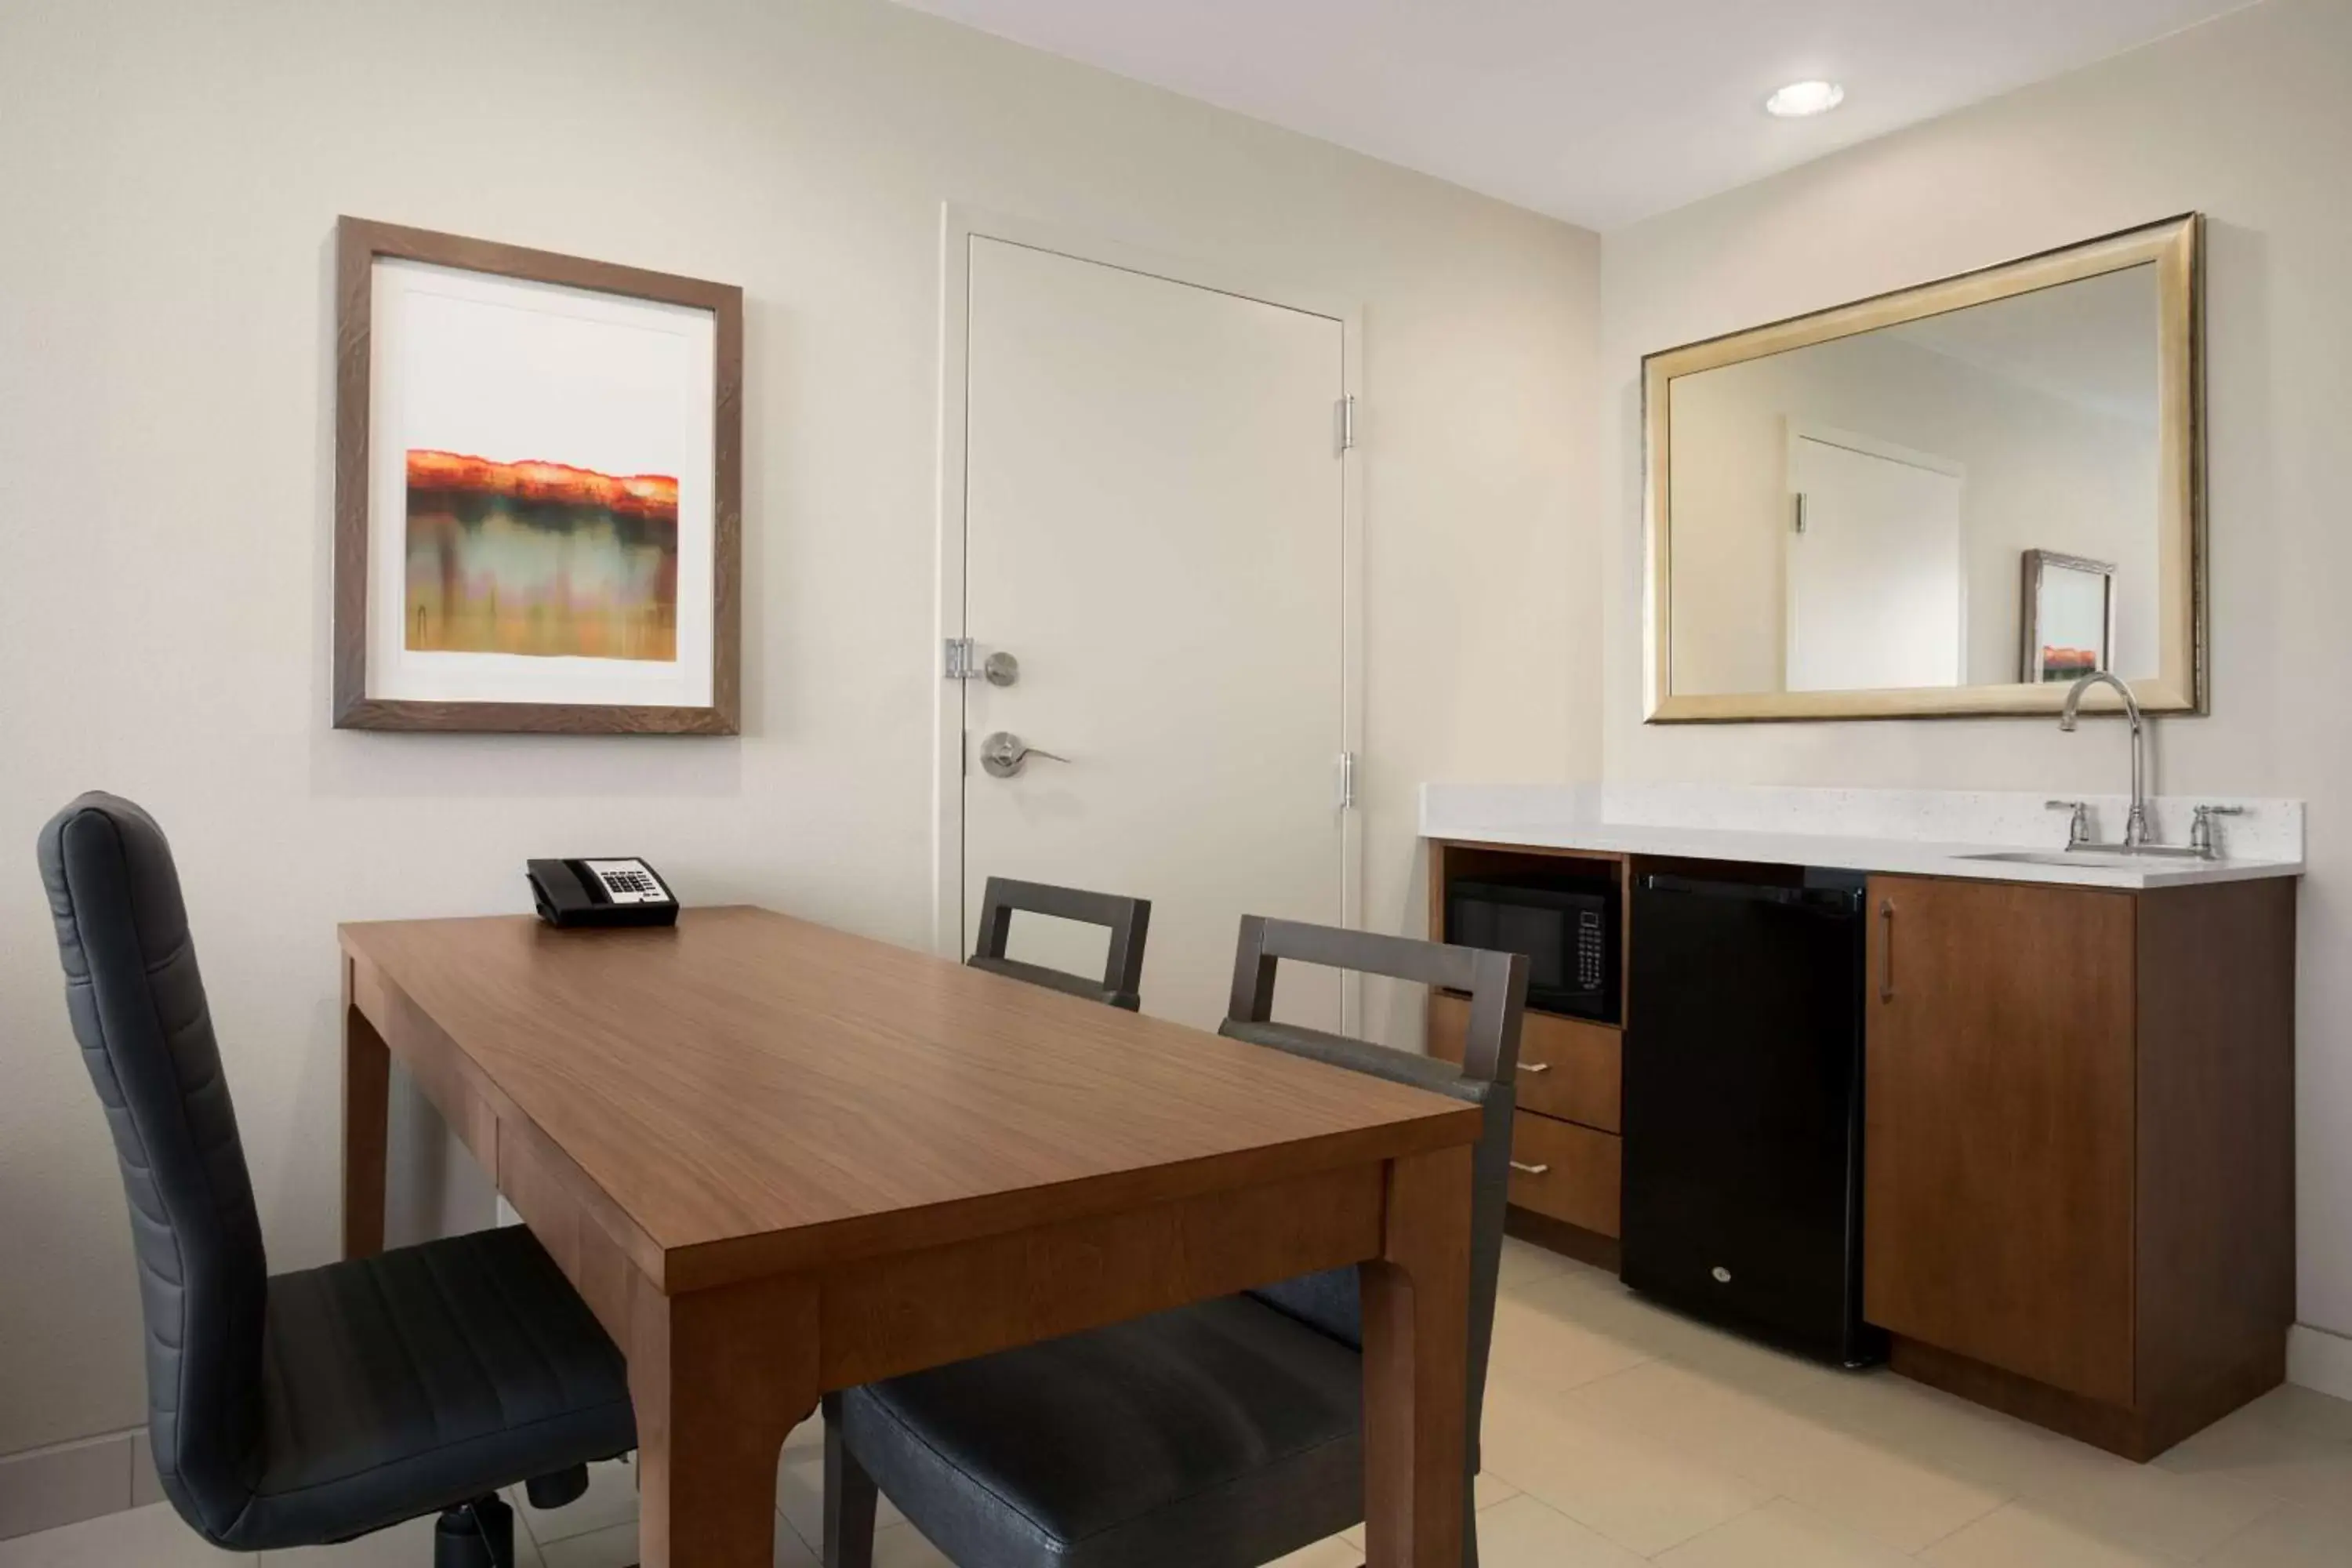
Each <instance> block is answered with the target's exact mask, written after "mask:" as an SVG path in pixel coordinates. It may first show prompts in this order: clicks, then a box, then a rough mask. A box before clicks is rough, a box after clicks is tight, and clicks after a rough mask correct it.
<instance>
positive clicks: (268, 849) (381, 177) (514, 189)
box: [0, 0, 1599, 1453]
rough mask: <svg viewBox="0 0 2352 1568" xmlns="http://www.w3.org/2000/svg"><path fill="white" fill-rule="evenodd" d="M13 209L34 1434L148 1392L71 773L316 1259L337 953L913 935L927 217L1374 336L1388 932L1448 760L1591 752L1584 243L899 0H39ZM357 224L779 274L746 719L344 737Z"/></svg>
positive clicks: (931, 388)
mask: <svg viewBox="0 0 2352 1568" xmlns="http://www.w3.org/2000/svg"><path fill="white" fill-rule="evenodd" d="M0 192H5V205H6V213H5V219H0V598H5V612H0V725H5V734H6V737H7V742H6V747H7V749H6V753H5V755H6V761H5V763H0V1039H5V1046H0V1049H5V1060H4V1061H0V1070H5V1078H0V1082H5V1090H0V1252H5V1256H6V1258H7V1265H6V1267H5V1268H0V1453H5V1452H6V1451H9V1450H13V1449H17V1448H21V1447H26V1446H29V1445H34V1444H39V1443H43V1442H47V1441H54V1440H57V1439H61V1438H65V1437H68V1436H76V1435H79V1434H85V1433H91V1432H97V1431H101V1430H107V1429H112V1428H120V1427H123V1426H130V1425H131V1424H133V1423H134V1422H136V1421H137V1420H138V1419H140V1418H141V1415H142V1411H143V1409H144V1396H143V1391H142V1386H141V1369H140V1361H139V1340H138V1331H137V1319H136V1312H137V1305H136V1295H135V1292H134V1289H133V1283H132V1272H131V1250H130V1246H129V1236H128V1226H127V1223H126V1219H125V1215H124V1211H123V1205H122V1199H121V1192H120V1187H119V1184H118V1182H117V1179H116V1175H115V1172H114V1168H113V1156H112V1153H111V1152H110V1147H109V1145H108V1142H107V1139H106V1136H105V1132H104V1128H103V1123H102V1121H101V1120H100V1114H99V1110H98V1106H97V1103H96V1101H95V1100H94V1098H93V1097H92V1095H91V1092H90V1088H89V1082H88V1080H87V1079H86V1078H85V1076H84V1074H83V1071H82V1068H81V1065H80V1062H79V1059H78V1058H77V1056H76V1054H75V1052H74V1050H73V1047H72V1043H71V1040H70V1037H69V1036H68V1032H67V1029H66V1024H65V1017H64V1010H63V1007H62V1005H60V1001H59V990H60V987H59V980H58V970H57V965H56V959H55V950H54V947H53V944H52V942H51V936H50V931H49V929H48V924H47V917H46V914H45V912H44V909H43V906H42V903H41V900H40V899H39V896H38V887H37V879H36V877H35V873H34V867H33V864H32V854H31V851H32V845H33V838H34V835H35V832H36V830H37V827H38V826H39V825H40V823H41V821H42V820H43V819H44V818H45V817H46V816H47V815H48V814H49V813H50V811H52V810H53V809H54V808H55V807H56V806H58V805H60V804H62V803H63V802H64V801H65V800H67V799H68V797H70V796H71V795H74V794H75V793H76V792H78V791H79V790H82V789H86V788H89V787H92V786H103V787H107V788H111V789H114V790H118V791H121V792H122V793H124V794H127V795H132V796H134V797H137V798H139V799H141V800H143V801H145V802H146V803H148V804H149V805H152V807H153V808H154V809H155V810H156V811H157V813H158V814H159V815H160V816H161V817H162V818H163V822H164V824H165V826H167V827H168V828H170V829H171V830H172V831H173V833H174V835H175V839H176V843H177V847H178V848H179V851H180V856H181V865H182V870H183V872H184V877H185V879H186V881H187V883H188V889H189V896H190V902H191V906H192V909H193V912H194V919H195V921H196V927H197V931H198V936H199V948H200V951H201V952H202V955H203V960H204V964H205V974H206V978H207V981H208V983H209V984H210V987H211V993H212V1001H213V1011H214V1016H215V1020H216V1022H217V1025H218V1026H219V1029H220V1032H221V1036H222V1039H223V1044H224V1049H225V1054H226V1061H227V1068H228V1072H229V1074H230V1076H231V1079H232V1081H233V1083H234V1085H235V1089H236V1097H237V1105H238V1111H239V1115H240V1119H241V1121H242V1124H243V1128H244V1133H245V1140H246V1146H247V1152H248V1154H249V1156H250V1158H251V1162H252V1165H253V1172H254V1177H255V1181H256V1184H257V1190H258V1193H259V1197H260V1204H261V1210H262V1217H263V1223H264V1226H265V1227H266V1229H267V1232H268V1237H269V1240H270V1246H271V1260H272V1263H273V1264H274V1265H275V1266H277V1267H279V1268H287V1267H292V1266H298V1265H304V1264H310V1263H315V1262H318V1261H320V1260H322V1259H324V1258H327V1257H329V1256H330V1254H331V1249H332V1238H333V1237H334V1235H335V1225H336V1191H337V1187H336V1169H337V1135H338V1111H337V1098H336V1096H337V1084H338V1073H339V1068H338V1058H337V1056H336V1053H335V1041H336V1030H335V1023H336V1020H335V1006H336V995H335V984H336V956H335V947H334V935H333V930H334V923H335V921H338V920H345V919H358V918H371V917H382V916H401V915H423V914H433V913H452V912H461V911H471V910H521V909H523V908H526V907H527V906H526V903H525V900H524V898H523V884H522V861H523V859H524V858H525V857H526V856H528V855H539V854H560V853H565V852H569V851H570V850H572V849H576V848H577V847H580V846H582V845H605V846H612V845H618V846H620V847H624V848H626V849H628V850H630V851H632V852H634V853H642V854H645V855H646V856H647V857H648V858H651V859H652V860H653V861H654V863H655V864H656V865H658V866H659V867H660V868H662V869H663V870H664V871H665V872H666V873H667V874H669V876H670V877H671V878H672V879H673V880H674V881H675V882H676V883H677V886H678V888H679V889H680V890H681V892H682V893H683V894H684V895H685V896H686V897H687V898H688V900H691V901H701V902H708V901H713V900H758V901H761V902H766V903H770V904H773V905H777V906H780V907H782V908H785V909H790V910H797V911H801V912H803V913H806V914H809V915H812V916H814V917H816V918H818V919H822V920H826V921H834V922H835V923H838V924H841V925H844V926H847V927H850V928H853V929H856V930H859V931H868V932H872V933H875V934H877V935H880V936H884V937H887V938H890V939H893V940H897V941H900V942H908V943H910V944H914V943H919V942H922V941H923V940H924V939H925V936H926V932H927V930H928V919H929V899H930V886H931V875H930V854H931V848H930V839H929V791H930V786H931V774H930V744H931V703H932V698H933V690H934V685H933V683H934V666H935V663H936V659H937V649H936V645H935V644H934V643H933V641H932V638H933V637H934V627H933V624H932V605H933V599H932V594H933V569H934V563H933V548H934V496H935V482H936V475H935V472H934V468H935V462H934V448H933V441H934V433H935V431H934V427H935V424H936V420H937V417H938V375H939V345H938V334H939V290H940V278H939V222H940V203H941V202H942V200H954V201H959V202H966V203H971V204H975V205H980V206H982V207H987V208H992V209H997V210H1003V211H1009V212H1014V213H1021V214H1025V215H1029V216H1037V217H1043V218H1046V219H1050V220H1054V221H1056V222H1059V223H1063V224H1066V225H1072V226H1080V227H1085V228H1090V229H1095V230H1098V231H1100V232H1103V233H1105V234H1108V235H1110V236H1112V237H1117V238H1118V239H1121V240H1124V241H1127V242H1129V243H1132V244H1135V245H1139V246H1142V247H1150V248H1155V249H1158V250H1160V251H1163V252H1170V253H1175V254H1178V255H1184V256H1193V257H1199V258H1206V259H1210V260H1213V261H1217V262H1221V263H1223V264H1225V265H1228V266H1234V267H1242V268H1248V269H1250V270H1251V271H1252V272H1253V273H1254V274H1255V275H1259V276H1265V277H1270V278H1275V279H1288V280H1292V281H1293V282H1295V283H1297V284H1298V285H1300V286H1305V287H1311V288H1315V289H1320V290H1322V291H1325V292H1326V293H1329V294H1336V295H1339V296H1343V297H1350V298H1353V299H1356V300H1360V301H1361V302H1362V304H1363V306H1364V310H1365V315H1364V320H1365V350H1366V355H1365V357H1366V370H1365V383H1364V385H1365V394H1366V396H1365V405H1364V409H1363V417H1362V421H1361V426H1360V429H1361V435H1362V439H1363V443H1364V448H1363V459H1364V460H1363V473H1364V475H1365V477H1366V484H1367V491H1366V494H1367V501H1366V509H1365V515H1366V524H1367V530H1368V537H1369V546H1368V552H1367V553H1368V573H1369V584H1368V586H1369V613H1368V617H1367V618H1368V629H1369V649H1368V663H1369V682H1368V687H1369V694H1370V721H1369V731H1370V733H1369V742H1370V750H1369V754H1368V763H1367V772H1366V774H1365V779H1364V784H1365V790H1366V802H1367V811H1368V845H1369V850H1368V868H1367V869H1368V895H1369V903H1368V909H1369V912H1370V919H1371V921H1372V922H1373V923H1374V924H1377V925H1380V926H1382V927H1386V928H1390V929H1399V930H1406V929H1411V930H1417V929H1418V916H1417V913H1416V911H1417V910H1418V909H1419V907H1420V906H1419V905H1418V904H1417V903H1416V902H1415V901H1414V897H1413V892H1412V886H1411V884H1412V877H1413V875H1414V871H1413V866H1414V844H1413V838H1412V826H1413V815H1412V814H1413V796H1412V788H1413V785H1414V784H1417V783H1418V781H1420V780H1421V779H1423V778H1427V777H1457V778H1478V777H1486V778H1506V779H1510V778H1519V779H1541V778H1551V777H1571V776H1589V775H1590V774H1591V773H1592V772H1593V771H1594V769H1595V768H1596V766H1597V754H1598V733H1599V720H1598V693H1597V691H1595V690H1594V689H1592V682H1591V679H1590V675H1589V668H1588V667H1586V666H1585V665H1583V664H1581V663H1580V662H1578V661H1574V660H1570V659H1565V658H1561V657H1560V654H1561V646H1562V643H1563V640H1564V639H1565V638H1566V637H1569V636H1570V635H1571V633H1570V631H1568V630H1564V629H1563V628H1574V627H1578V626H1585V625H1588V624H1590V623H1591V620H1592V619H1593V617H1594V616H1596V615H1597V612H1598V595H1599V589H1598V584H1597V581H1596V579H1595V577H1594V575H1593V574H1592V573H1591V571H1590V570H1589V569H1586V568H1585V567H1584V565H1583V563H1582V562H1581V561H1580V559H1578V558H1577V557H1576V556H1575V555H1573V554H1572V552H1571V549H1570V544H1571V541H1572V540H1573V539H1575V538H1577V537H1587V538H1589V533H1587V532H1586V530H1587V528H1588V527H1589V524H1588V523H1587V521H1586V517H1585V514H1586V512H1587V510H1588V509H1587V507H1586V504H1585V503H1586V498H1587V497H1588V495H1589V494H1590V493H1591V491H1590V489H1589V488H1588V487H1590V486H1591V484H1592V483H1593V482H1594V475H1593V473H1592V471H1591V463H1590V461H1589V458H1590V453H1591V446H1592V441H1593V438H1594V432H1595V431H1596V429H1597V426H1598V411H1597V409H1596V408H1595V406H1594V405H1593V404H1592V401H1591V389H1592V387H1593V385H1594V379H1593V375H1592V372H1591V365H1592V355H1593V353H1594V350H1595V345H1596V341H1597V340H1596V326H1595V309H1596V305H1595V302H1596V300H1597V289H1598V284H1597V278H1596V272H1597V267H1598V247H1597V243H1596V242H1595V241H1594V239H1593V238H1592V237H1591V236H1590V235H1588V234H1585V233H1583V232H1582V231H1580V230H1576V229H1573V228H1570V227H1567V226H1561V225H1559V224H1556V223H1553V222H1550V221H1549V220H1546V219H1542V218H1538V217H1536V216H1530V215H1528V214H1526V213H1523V212H1518V211H1516V210H1514V209H1511V208H1508V207H1506V206H1503V205H1499V204H1496V203H1494V202H1491V201H1487V200H1485V199H1482V198H1478V197H1474V196H1472V195H1467V194H1465V193H1464V192H1462V191H1459V190H1456V189H1454V188H1451V187H1448V186H1445V185H1443V184H1438V183H1436V182H1434V181H1432V180H1429V179H1426V178H1423V177H1421V176H1417V175H1412V174H1405V173H1402V172H1401V171H1398V170H1395V169H1392V168H1390V167H1387V166H1384V165H1381V164H1378V163H1372V162H1370V161H1369V160H1367V159H1364V158H1361V157H1358V156H1355V155H1353V154H1349V153H1342V152H1339V151H1338V150H1336V149H1334V148H1331V147H1329V146H1327V145H1324V144H1321V143H1318V142H1311V141H1308V140H1307V139H1304V138H1301V137H1298V136H1295V135H1291V134H1289V133H1286V132H1278V131H1276V130H1273V129H1271V128H1269V127H1266V126H1264V125H1261V124H1258V123H1256V122H1254V121H1247V120H1244V119H1242V118H1240V117H1238V116H1234V115H1231V114H1227V113H1223V112H1220V111H1218V110H1211V109H1208V108H1205V107H1202V106H1200V105H1197V104H1192V103H1188V102H1185V101H1182V100H1178V99H1176V98H1173V97H1171V96H1169V95H1166V94H1162V93H1160V92H1157V91H1154V90H1151V89H1146V88H1142V87H1139V86H1137V85H1135V84H1133V83H1130V82H1127V81H1123V80H1120V79H1116V78H1113V77H1110V76H1108V75H1106V74H1103V73H1100V72H1097V71H1093V70H1089V69H1087V68H1082V67H1078V66H1076V65H1072V64H1069V63H1066V62H1063V61H1057V60H1055V59H1052V58H1047V57H1045V56H1043V55H1038V54H1034V53H1030V52H1028V51H1025V50H1023V49H1020V48H1017V47H1013V46H1011V45H1008V44H1004V43H1002V42H999V41H996V40H993V39H990V38H986V37H982V36H981V35H978V34H974V33H970V32H966V31H963V30H961V29H959V28H957V27H954V26H949V25H947V24H944V23H941V22H938V21H935V20H932V19H930V18H928V17H924V16H917V15H914V14H911V13H908V12H902V11H899V10H896V9H894V8H891V7H888V6H885V5H879V4H873V3H866V0H666V3H661V4H656V0H643V3H641V4H636V5H618V4H610V3H601V4H576V3H575V4H560V3H558V0H519V3H513V4H501V5H494V6H489V5H463V4H455V3H449V0H410V3H407V4H403V5H373V6H357V5H341V4H320V3H314V0H276V3H252V4H241V5H184V4H174V3H170V0H144V3H140V4H118V5H106V6H102V7H101V6H90V5H76V4H73V3H71V0H10V3H9V4H8V5H6V7H5V11H0ZM339 212H348V213H354V214H359V215H362V216H369V217H374V218H381V219H386V220H390V221H394V222H399V223H407V224H415V225H421V226H427V227H435V228H443V229H450V230H455V231H457V232H459V233H463V234H476V235H481V236H485V237H492V238H497V239H501V240H508V241H512V242H515V243H519V244H523V245H530V246H539V247H547V248H551V249H556V250H563V251H571V252H575V253H578V254H583V255H587V256H593V257H599V258H606V259H611V260H616V261H625V262H633V263H636V264H638V265H642V266H648V267H654V268H664V269H667V270H672V271H677V272H685V273H690V274H694V275H697V276H701V277H707V278H713V279H725V280H730V281H734V282H738V283H740V284H742V285H743V286H744V288H745V290H746V293H747V296H748V300H749V317H748V336H749V354H748V362H747V383H748V393H747V423H746V435H747V437H748V440H747V450H748V458H747V462H746V474H745V488H744V500H745V516H746V523H747V526H746V544H745V555H744V566H745V572H746V580H747V584H748V589H747V595H746V598H747V605H748V612H747V616H746V624H745V628H744V631H745V636H744V689H745V704H744V710H745V726H744V728H745V733H744V735H743V736H742V738H740V740H713V741H695V740H667V741H666V740H642V741H631V740H597V739H586V738H562V737H556V738H476V739H468V738H442V737H431V736H400V735H371V734H346V733H338V732H335V731H331V729H329V728H328V726H327V722H326V713H327V679H328V646H327V626H328V592H327V588H328V574H329V563H328V522H327V519H328V505H329V484H330V471H331V446H330V435H331V431H330V419H331V380H330V375H331V361H330V350H331V345H330V342H329V324H330V320H331V311H330V301H329V290H328V267H329V258H330V250H329V237H330V234H331V227H332V225H333V222H334V218H335V215H336V214H338V213H339ZM232 883H234V884H235V885H234V886H232Z"/></svg>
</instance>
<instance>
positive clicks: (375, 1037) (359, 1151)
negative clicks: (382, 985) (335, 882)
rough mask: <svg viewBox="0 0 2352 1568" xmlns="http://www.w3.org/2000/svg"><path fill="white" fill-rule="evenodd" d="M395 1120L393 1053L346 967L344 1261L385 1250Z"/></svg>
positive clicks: (348, 962) (346, 965)
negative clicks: (356, 996)
mask: <svg viewBox="0 0 2352 1568" xmlns="http://www.w3.org/2000/svg"><path fill="white" fill-rule="evenodd" d="M391 1116H392V1052H391V1051H390V1049H388V1048H387V1047H385V1045H384V1043H383V1036H382V1035H380V1034H378V1033H376V1028H375V1026H374V1025H373V1024H372V1023H370V1022H368V1018H367V1015H366V1014H364V1013H362V1012H361V1011H360V1010H359V1006H358V1005H357V1004H355V1003H354V1002H353V1001H352V963H351V960H350V959H348V958H347V959H345V960H344V961H343V1256H344V1257H345V1258H373V1257H374V1256H375V1255H376V1254H377V1253H379V1252H382V1251H383V1168H384V1152H385V1144H386V1142H387V1140H388V1138H389V1137H390V1120H391Z"/></svg>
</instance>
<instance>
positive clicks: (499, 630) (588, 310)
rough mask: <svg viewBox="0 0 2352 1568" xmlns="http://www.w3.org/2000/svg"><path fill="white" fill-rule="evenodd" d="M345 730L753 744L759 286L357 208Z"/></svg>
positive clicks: (338, 558) (341, 342) (339, 580)
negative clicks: (747, 417)
mask: <svg viewBox="0 0 2352 1568" xmlns="http://www.w3.org/2000/svg"><path fill="white" fill-rule="evenodd" d="M335 270H336V343H337V364H336V386H335V626H334V657H335V685H334V721H335V724H336V727H337V728H339V729H360V730H471V731H558V732H572V733H586V734H705V735H731V734H733V733H735V732H736V731H737V728H738V705H739V690H740V685H739V669H738V659H739V650H740V638H741V592H740V590H741V544H742V493H741V492H742V448H743V439H742V395H741V394H742V374H743V368H742V367H743V296H742V290H741V289H737V288H734V287H731V286H730V285H726V284H720V283H707V282H702V281H698V280H697V279H689V278H677V277H671V276H669V275H667V274H665V273H658V272H646V271H642V270H639V269H638V268H631V267H620V266H614V265H612V264H610V263H606V262H601V261H586V260H582V259H580V258H576V257H569V256H559V255H555V254H552V253H551V252H547V251H539V250H525V249H522V248H520V247H516V246H510V245H498V244H493V243H491V242H489V241H488V240H479V239H466V238H462V237H458V236H456V235H447V234H435V233H431V232H429V231H427V230H424V229H414V228H400V227H395V226H392V225H389V224H380V223H369V222H366V221H364V220H362V219H359V218H352V217H346V218H343V219H341V222H340V223H339V225H338V226H337V230H336V263H335Z"/></svg>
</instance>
